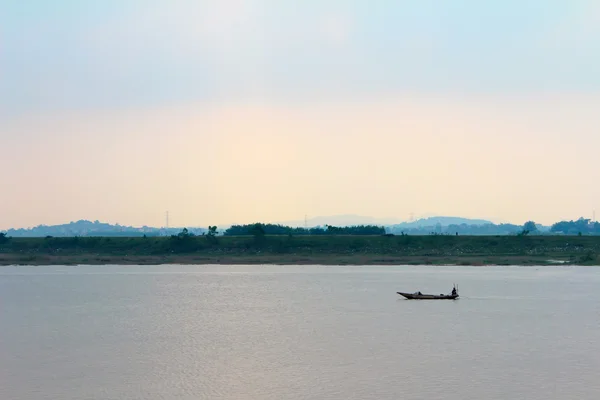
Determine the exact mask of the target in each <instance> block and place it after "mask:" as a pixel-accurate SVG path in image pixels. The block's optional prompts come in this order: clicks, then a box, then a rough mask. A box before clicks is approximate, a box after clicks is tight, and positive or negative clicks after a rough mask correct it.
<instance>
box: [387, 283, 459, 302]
mask: <svg viewBox="0 0 600 400" xmlns="http://www.w3.org/2000/svg"><path fill="white" fill-rule="evenodd" d="M396 293H398V294H399V295H400V296H404V297H406V298H407V299H409V300H456V299H458V287H457V286H456V285H454V288H453V289H452V293H451V294H440V295H439V296H438V295H436V294H423V293H421V292H416V293H404V292H396Z"/></svg>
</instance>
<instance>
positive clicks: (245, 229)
mask: <svg viewBox="0 0 600 400" xmlns="http://www.w3.org/2000/svg"><path fill="white" fill-rule="evenodd" d="M384 234H385V228H384V227H383V226H376V225H355V226H333V225H325V226H324V227H314V228H298V227H290V226H285V225H279V224H263V223H255V224H246V225H232V226H231V227H230V228H229V229H227V230H225V232H223V235H225V236H247V235H252V236H257V235H384Z"/></svg>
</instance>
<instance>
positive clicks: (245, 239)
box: [0, 235, 600, 266]
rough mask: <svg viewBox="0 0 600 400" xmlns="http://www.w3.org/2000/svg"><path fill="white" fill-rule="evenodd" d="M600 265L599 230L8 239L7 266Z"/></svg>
mask: <svg viewBox="0 0 600 400" xmlns="http://www.w3.org/2000/svg"><path fill="white" fill-rule="evenodd" d="M81 264H87V265H107V264H120V265H160V264H187V265H208V264H217V265H240V264H250V265H473V266H483V265H525V266H527V265H536V266H541V265H565V264H567V265H600V236H530V237H527V236H523V237H519V236H406V235H403V236H390V235H365V236H358V235H330V236H292V235H279V236H277V235H273V236H268V235H267V236H219V237H216V236H210V235H207V236H191V235H178V236H172V237H147V238H145V237H118V238H114V237H113V238H111V237H57V238H51V237H49V238H8V239H6V238H5V239H4V240H3V241H2V242H0V265H81Z"/></svg>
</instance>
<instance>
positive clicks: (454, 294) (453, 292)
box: [452, 287, 456, 296]
mask: <svg viewBox="0 0 600 400" xmlns="http://www.w3.org/2000/svg"><path fill="white" fill-rule="evenodd" d="M452 296H456V288H455V287H453V288H452Z"/></svg>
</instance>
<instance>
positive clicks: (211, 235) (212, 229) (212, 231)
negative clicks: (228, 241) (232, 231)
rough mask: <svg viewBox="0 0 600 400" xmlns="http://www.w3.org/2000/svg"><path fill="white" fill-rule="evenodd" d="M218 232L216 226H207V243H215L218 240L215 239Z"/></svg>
mask: <svg viewBox="0 0 600 400" xmlns="http://www.w3.org/2000/svg"><path fill="white" fill-rule="evenodd" d="M218 234H219V232H218V231H217V227H216V226H209V227H208V232H207V233H206V240H208V243H210V244H216V243H217V242H218V240H217V235H218Z"/></svg>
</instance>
